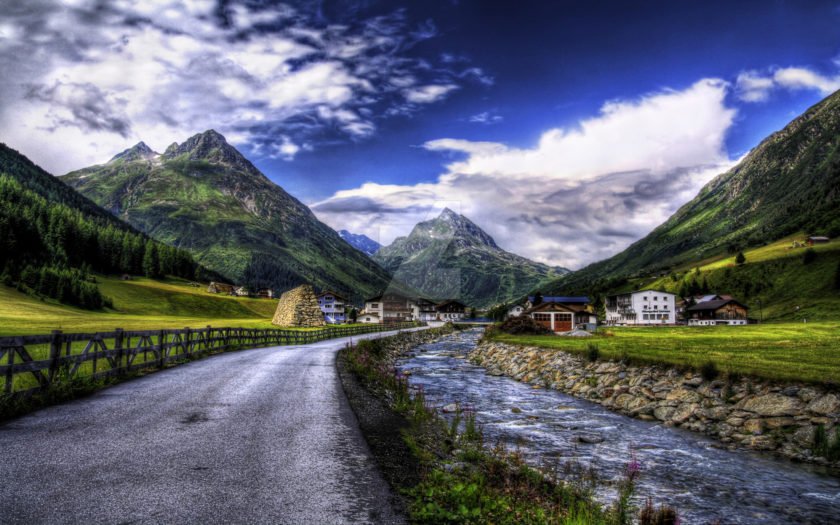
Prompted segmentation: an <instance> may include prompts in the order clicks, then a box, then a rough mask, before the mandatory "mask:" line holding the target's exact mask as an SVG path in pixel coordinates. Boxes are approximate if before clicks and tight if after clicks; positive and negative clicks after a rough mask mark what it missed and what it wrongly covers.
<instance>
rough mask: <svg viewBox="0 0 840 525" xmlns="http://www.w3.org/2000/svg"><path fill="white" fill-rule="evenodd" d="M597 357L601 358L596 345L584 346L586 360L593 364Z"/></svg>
mask: <svg viewBox="0 0 840 525" xmlns="http://www.w3.org/2000/svg"><path fill="white" fill-rule="evenodd" d="M599 357H601V350H600V349H599V348H598V345H596V344H593V343H589V344H588V345H586V358H587V359H589V362H590V363H594V362H595V361H597V360H598V358H599Z"/></svg>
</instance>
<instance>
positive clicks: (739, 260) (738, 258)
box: [735, 252, 747, 266]
mask: <svg viewBox="0 0 840 525" xmlns="http://www.w3.org/2000/svg"><path fill="white" fill-rule="evenodd" d="M745 262H747V258H746V257H744V252H738V255H736V256H735V264H737V265H739V266H740V265H742V264H744V263H745Z"/></svg>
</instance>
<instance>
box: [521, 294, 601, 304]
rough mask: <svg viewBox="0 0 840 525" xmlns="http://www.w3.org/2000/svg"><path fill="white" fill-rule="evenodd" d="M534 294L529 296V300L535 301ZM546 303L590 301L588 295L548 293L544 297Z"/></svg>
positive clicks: (580, 302)
mask: <svg viewBox="0 0 840 525" xmlns="http://www.w3.org/2000/svg"><path fill="white" fill-rule="evenodd" d="M534 297H535V296H533V295H529V296H528V301H530V302H532V303H533V302H534ZM542 302H544V303H569V304H585V303H589V302H590V301H589V297H586V296H563V295H548V296H544V297H543V298H542Z"/></svg>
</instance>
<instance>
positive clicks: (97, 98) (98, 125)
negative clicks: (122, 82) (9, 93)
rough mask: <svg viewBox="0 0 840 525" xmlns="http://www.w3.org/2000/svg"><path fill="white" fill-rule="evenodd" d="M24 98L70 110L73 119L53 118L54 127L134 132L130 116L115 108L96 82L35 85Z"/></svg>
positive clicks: (122, 133)
mask: <svg viewBox="0 0 840 525" xmlns="http://www.w3.org/2000/svg"><path fill="white" fill-rule="evenodd" d="M25 98H26V99H28V100H40V101H42V102H46V103H48V104H49V105H50V106H51V107H64V108H67V109H68V110H70V113H71V114H72V116H73V118H72V119H66V118H63V117H57V116H54V117H53V125H54V126H55V127H59V126H76V127H79V128H81V129H86V130H92V131H110V132H113V133H117V134H119V135H120V136H122V137H128V136H129V134H130V131H131V122H130V121H129V119H128V117H126V116H125V114H123V113H122V112H121V111H120V110H119V109H117V108H115V107H112V105H111V104H110V103H109V101H108V99H109V97H108V96H107V95H106V94H105V93H103V92H102V91H101V90H100V89H99V88H97V87H96V86H95V85H93V84H58V83H56V84H54V85H52V86H50V87H43V86H42V87H32V88H31V89H30V90H29V92H28V93H27V94H26V97H25ZM116 102H119V101H118V100H117V101H116ZM53 115H55V114H53Z"/></svg>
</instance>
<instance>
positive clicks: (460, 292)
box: [373, 208, 568, 307]
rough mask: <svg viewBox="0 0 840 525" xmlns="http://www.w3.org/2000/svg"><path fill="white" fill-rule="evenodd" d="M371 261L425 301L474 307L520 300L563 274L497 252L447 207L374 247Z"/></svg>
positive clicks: (484, 236) (488, 239) (490, 241)
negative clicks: (452, 301) (453, 300)
mask: <svg viewBox="0 0 840 525" xmlns="http://www.w3.org/2000/svg"><path fill="white" fill-rule="evenodd" d="M373 259H374V260H376V261H377V262H379V263H380V264H381V265H382V266H383V267H384V268H385V269H387V270H388V271H390V272H392V273H393V274H394V277H395V278H396V279H398V280H399V281H400V282H404V283H406V284H408V285H409V286H412V287H414V288H416V289H417V290H419V291H420V292H421V293H423V294H425V295H428V296H429V297H431V298H434V299H444V298H457V299H460V300H461V301H463V302H464V303H466V304H468V305H470V306H475V307H487V306H491V305H494V304H498V303H504V302H507V301H509V300H511V299H513V298H517V297H520V296H522V295H524V294H525V293H526V292H528V291H529V290H531V289H533V288H534V287H535V286H538V285H539V284H540V283H542V282H544V281H545V280H546V279H551V278H553V277H556V276H559V275H562V274H563V273H565V272H567V271H568V270H565V269H563V268H551V267H549V266H547V265H545V264H540V263H536V262H534V261H529V260H528V259H526V258H524V257H520V256H518V255H514V254H512V253H509V252H506V251H504V250H502V249H501V248H499V247H498V246H497V245H496V242H495V241H494V240H493V238H492V237H490V236H489V235H488V234H487V233H485V232H484V231H483V230H482V229H481V228H479V227H478V226H476V225H475V224H474V223H473V222H472V221H470V220H469V219H467V218H466V217H464V216H463V215H458V214H457V213H455V212H453V211H452V210H450V209H448V208H447V209H445V210H443V212H442V213H441V214H440V216H438V217H437V218H435V219H432V220H429V221H425V222H421V223H419V224H417V225H416V226H415V227H414V229H413V230H412V231H411V234H409V235H408V236H407V237H399V238H397V239H396V240H395V241H394V242H393V243H392V244H391V245H390V246H385V247H382V248H380V249H379V251H377V252H376V253H375V254H374V255H373Z"/></svg>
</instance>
